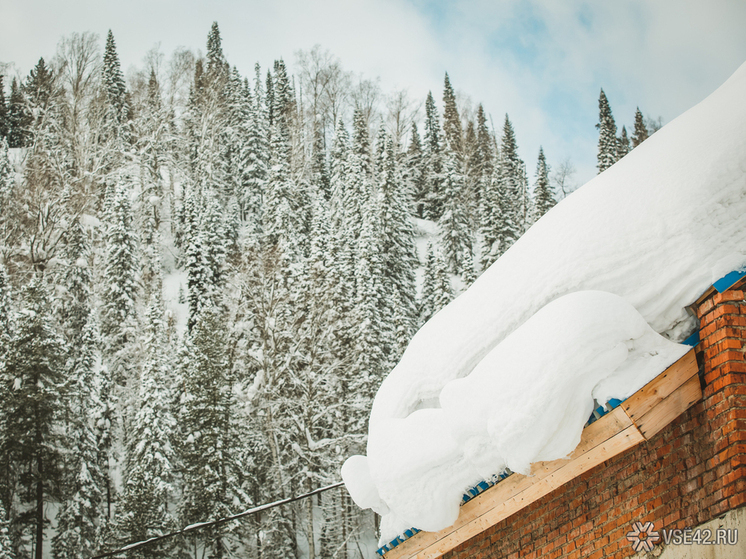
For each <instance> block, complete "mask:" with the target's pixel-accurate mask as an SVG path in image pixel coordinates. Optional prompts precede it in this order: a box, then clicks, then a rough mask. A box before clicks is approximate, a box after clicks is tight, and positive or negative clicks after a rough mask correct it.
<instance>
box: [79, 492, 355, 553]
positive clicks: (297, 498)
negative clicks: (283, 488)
mask: <svg viewBox="0 0 746 559" xmlns="http://www.w3.org/2000/svg"><path fill="white" fill-rule="evenodd" d="M343 484H344V482H343V481H339V482H337V483H333V484H332V485H327V486H326V487H321V488H319V489H314V490H313V491H310V492H309V493H304V494H303V495H296V496H295V497H288V498H287V499H282V500H281V501H275V502H274V503H267V504H264V505H259V506H258V507H254V508H251V509H249V510H245V511H243V512H239V513H238V514H234V515H231V516H226V517H225V518H221V519H219V520H213V521H212V522H198V523H196V524H190V525H189V526H187V527H185V528H182V529H181V530H178V531H176V532H170V533H168V534H163V535H162V536H154V537H152V538H149V539H147V540H141V541H137V542H131V543H128V544H127V545H125V546H124V547H120V548H119V549H117V550H116V551H109V552H108V553H102V554H101V555H94V556H93V557H91V559H103V558H104V557H113V556H114V555H119V554H121V553H127V552H128V551H133V550H135V549H139V548H141V547H144V546H146V545H150V544H153V543H155V542H159V541H161V540H165V539H166V538H171V537H173V536H178V535H179V534H187V533H189V532H194V531H195V530H201V529H202V528H207V527H209V526H217V525H218V524H224V523H225V522H230V521H231V520H236V519H237V518H243V517H244V516H250V515H252V514H256V513H258V512H262V511H264V510H268V509H271V508H274V507H279V506H280V505H286V504H288V503H292V502H294V501H300V500H301V499H306V498H308V497H312V496H313V495H316V494H318V493H323V492H324V491H329V490H330V489H335V488H337V487H341V486H342V485H343Z"/></svg>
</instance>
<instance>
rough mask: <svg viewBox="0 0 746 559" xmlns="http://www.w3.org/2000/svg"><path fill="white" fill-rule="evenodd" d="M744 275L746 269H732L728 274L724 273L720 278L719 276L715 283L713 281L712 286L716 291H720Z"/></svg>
mask: <svg viewBox="0 0 746 559" xmlns="http://www.w3.org/2000/svg"><path fill="white" fill-rule="evenodd" d="M745 275H746V269H744V270H740V271H739V270H734V271H732V272H731V273H730V274H726V275H724V276H723V277H722V278H720V279H719V280H717V281H716V282H715V283H713V284H712V287H714V288H715V289H717V291H718V293H722V292H723V291H727V290H728V288H729V287H730V286H731V285H733V284H734V283H736V282H737V281H738V280H740V279H741V278H742V277H743V276H745Z"/></svg>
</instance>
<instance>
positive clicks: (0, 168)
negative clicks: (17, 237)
mask: <svg viewBox="0 0 746 559" xmlns="http://www.w3.org/2000/svg"><path fill="white" fill-rule="evenodd" d="M13 175H14V173H13V168H12V167H11V166H10V158H9V157H8V141H7V140H6V139H5V138H1V139H0V219H2V218H3V216H4V215H7V214H6V208H7V205H8V202H9V201H10V197H11V194H12V193H13V184H14V182H15V181H14V180H13Z"/></svg>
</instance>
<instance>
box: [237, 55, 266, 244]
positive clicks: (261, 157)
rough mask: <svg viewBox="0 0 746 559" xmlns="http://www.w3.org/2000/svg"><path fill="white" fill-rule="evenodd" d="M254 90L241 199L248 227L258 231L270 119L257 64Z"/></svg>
mask: <svg viewBox="0 0 746 559" xmlns="http://www.w3.org/2000/svg"><path fill="white" fill-rule="evenodd" d="M254 70H255V74H256V76H255V79H254V94H253V96H252V97H251V112H250V117H249V122H248V123H247V124H248V127H249V129H248V134H247V142H246V146H245V153H244V154H243V159H244V160H245V162H246V167H245V170H244V173H245V175H244V185H245V190H244V198H243V199H242V200H241V202H242V207H243V208H244V212H245V214H246V219H247V220H250V222H251V227H250V228H251V230H252V231H253V232H254V233H256V234H259V233H260V232H261V224H262V211H263V208H262V206H263V194H264V192H265V188H266V184H267V175H268V166H269V144H268V143H267V142H268V138H269V123H268V121H267V106H266V99H265V95H264V88H263V86H262V80H261V74H260V72H261V70H260V68H259V64H257V65H256V66H255V68H254Z"/></svg>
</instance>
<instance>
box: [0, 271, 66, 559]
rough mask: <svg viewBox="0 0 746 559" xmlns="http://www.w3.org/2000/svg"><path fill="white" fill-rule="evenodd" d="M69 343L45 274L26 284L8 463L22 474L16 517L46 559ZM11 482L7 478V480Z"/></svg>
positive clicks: (8, 399)
mask: <svg viewBox="0 0 746 559" xmlns="http://www.w3.org/2000/svg"><path fill="white" fill-rule="evenodd" d="M65 354H66V350H65V347H64V342H63V340H62V339H61V337H60V336H59V334H58V333H57V332H56V330H55V327H54V325H53V322H52V317H51V315H50V304H49V297H48V295H47V292H46V289H45V287H44V285H43V281H42V279H41V278H40V277H38V276H37V277H34V278H32V280H31V281H30V283H29V284H27V286H26V287H25V288H24V290H23V293H22V303H21V309H20V311H19V312H18V313H17V322H16V328H15V336H14V338H13V340H11V343H10V347H9V351H8V355H7V358H6V365H5V371H6V373H5V377H4V379H3V381H4V384H5V386H4V387H3V389H4V392H5V393H4V395H5V398H4V403H3V408H4V413H3V420H4V425H3V426H4V431H5V434H6V437H5V438H4V440H3V441H2V442H3V444H4V446H3V448H2V449H0V453H2V463H3V464H7V465H9V470H10V472H16V474H17V484H18V485H17V487H16V488H15V491H16V492H17V498H18V499H19V502H20V504H21V506H22V507H23V512H21V513H19V514H18V515H17V516H16V518H15V522H16V524H17V528H16V529H17V530H18V531H19V533H21V534H22V539H23V541H25V542H29V543H28V545H27V544H23V547H25V548H26V553H27V554H28V553H29V552H30V548H33V549H34V551H35V553H34V557H35V558H36V559H42V549H43V542H44V532H45V526H46V525H47V518H46V513H47V504H48V503H49V502H50V501H53V500H57V499H58V498H59V496H60V495H59V487H60V485H61V481H62V471H61V467H60V466H61V464H62V463H63V459H62V456H63V454H64V447H63V444H64V439H63V437H62V431H61V420H62V416H63V411H64V410H65V409H66V402H67V400H66V398H67V395H66V393H65V382H64V381H65V379H64V365H65ZM6 483H7V482H6Z"/></svg>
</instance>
